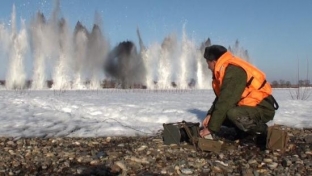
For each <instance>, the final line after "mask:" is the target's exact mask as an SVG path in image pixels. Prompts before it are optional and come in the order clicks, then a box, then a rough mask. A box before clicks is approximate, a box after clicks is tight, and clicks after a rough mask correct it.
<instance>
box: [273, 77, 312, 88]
mask: <svg viewBox="0 0 312 176" xmlns="http://www.w3.org/2000/svg"><path fill="white" fill-rule="evenodd" d="M271 86H272V87H273V88H296V87H312V84H311V83H310V80H308V79H305V80H299V81H298V82H297V83H295V84H292V83H291V82H290V81H286V80H283V79H281V80H279V81H276V80H275V81H272V82H271Z"/></svg>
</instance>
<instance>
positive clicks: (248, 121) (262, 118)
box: [223, 106, 275, 133]
mask: <svg viewBox="0 0 312 176" xmlns="http://www.w3.org/2000/svg"><path fill="white" fill-rule="evenodd" d="M226 115H227V118H226V120H225V121H224V123H223V125H224V126H228V127H236V128H238V129H239V130H241V131H244V132H251V133H266V132H267V125H266V123H267V122H268V121H270V120H272V119H273V117H274V115H275V110H271V109H265V108H262V107H258V106H257V107H250V106H237V107H234V108H232V109H230V110H229V111H228V112H227V114H226Z"/></svg>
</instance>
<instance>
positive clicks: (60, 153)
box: [0, 128, 312, 176]
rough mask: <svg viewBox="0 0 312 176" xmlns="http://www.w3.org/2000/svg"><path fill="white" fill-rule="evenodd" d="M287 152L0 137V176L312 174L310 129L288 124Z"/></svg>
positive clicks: (131, 140)
mask: <svg viewBox="0 0 312 176" xmlns="http://www.w3.org/2000/svg"><path fill="white" fill-rule="evenodd" d="M287 131H288V133H289V135H290V141H289V145H288V147H287V151H286V152H285V153H281V152H279V151H270V150H264V151H261V150H259V148H257V147H256V146H255V145H253V144H239V143H237V142H233V143H231V144H230V145H231V146H232V147H230V149H228V150H226V151H221V152H220V153H212V152H203V151H198V150H194V149H193V148H192V147H190V145H186V144H185V145H181V146H176V145H171V146H168V145H163V142H162V138H161V135H160V134H158V135H155V136H148V137H142V136H139V137H100V138H20V139H13V138H5V137H2V138H0V148H1V150H0V157H1V161H0V175H23V176H26V175H49V176H52V175H74V176H76V175H77V176H78V175H217V176H219V175H220V176H221V175H243V176H253V175H255V176H257V175H296V176H299V175H302V176H306V175H312V174H311V173H312V162H311V161H312V130H311V129H291V128H287Z"/></svg>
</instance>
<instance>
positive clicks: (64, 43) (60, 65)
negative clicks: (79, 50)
mask: <svg viewBox="0 0 312 176" xmlns="http://www.w3.org/2000/svg"><path fill="white" fill-rule="evenodd" d="M71 41H72V38H71V35H70V31H69V28H68V26H67V23H66V21H65V19H62V20H61V21H60V23H59V56H58V59H57V61H56V65H55V68H54V72H53V75H52V78H53V85H52V89H58V90H61V89H71V77H70V75H71V74H70V67H69V65H70V64H71V60H72V57H71V55H72V47H71V46H72V43H71Z"/></svg>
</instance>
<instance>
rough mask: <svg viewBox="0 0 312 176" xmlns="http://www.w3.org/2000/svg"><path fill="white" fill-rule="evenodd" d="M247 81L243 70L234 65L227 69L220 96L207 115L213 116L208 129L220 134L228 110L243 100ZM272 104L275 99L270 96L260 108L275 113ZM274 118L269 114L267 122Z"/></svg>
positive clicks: (261, 103) (262, 102)
mask: <svg viewBox="0 0 312 176" xmlns="http://www.w3.org/2000/svg"><path fill="white" fill-rule="evenodd" d="M246 80H247V74H246V72H245V70H244V69H243V68H241V67H239V66H234V65H229V66H228V67H227V68H226V71H225V75H224V78H223V81H222V85H221V89H220V96H219V97H216V98H215V100H214V102H213V104H212V106H211V108H210V109H209V111H208V113H207V115H211V119H210V121H209V124H208V129H209V130H210V131H213V132H218V131H219V130H220V127H221V125H222V123H223V121H224V120H225V118H226V113H227V112H228V110H229V109H231V108H233V107H235V106H237V103H238V102H239V100H240V99H241V95H242V94H243V92H244V89H245V87H246V84H247V81H246ZM268 100H269V101H268ZM270 101H271V102H270ZM272 102H273V97H272V96H269V97H267V98H266V99H264V100H262V101H261V102H260V104H259V105H258V107H261V108H266V109H269V110H272V112H274V111H275V110H274V106H273V104H272ZM273 116H274V115H273ZM273 116H272V115H271V114H269V115H268V116H267V117H266V118H268V119H267V121H269V120H272V119H273Z"/></svg>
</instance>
